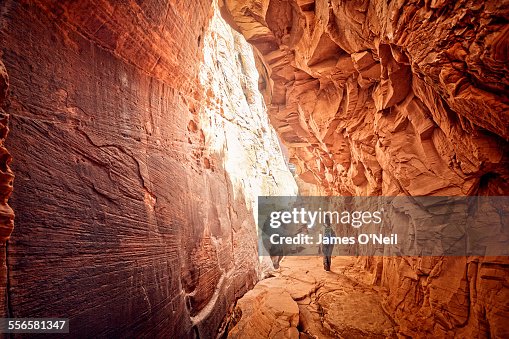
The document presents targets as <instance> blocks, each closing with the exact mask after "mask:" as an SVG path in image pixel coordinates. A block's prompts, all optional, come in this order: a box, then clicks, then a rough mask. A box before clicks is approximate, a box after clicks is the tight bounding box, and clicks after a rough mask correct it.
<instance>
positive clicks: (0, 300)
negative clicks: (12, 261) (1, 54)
mask: <svg viewBox="0 0 509 339" xmlns="http://www.w3.org/2000/svg"><path fill="white" fill-rule="evenodd" d="M8 89H9V77H8V75H7V71H6V70H5V66H4V64H3V62H2V61H1V60H0V305H6V304H7V302H8V299H7V279H6V278H7V263H6V251H7V248H6V246H5V244H6V240H7V239H8V238H9V236H10V235H11V232H12V229H13V223H14V212H13V210H12V209H11V208H10V206H9V205H8V204H7V200H8V199H9V197H10V196H11V193H12V184H13V179H14V174H13V173H12V171H11V169H10V167H9V163H10V162H11V159H12V158H11V155H10V153H9V152H8V151H7V149H6V148H5V147H4V143H5V139H6V137H7V134H8V133H9V127H8V126H7V124H8V122H9V115H8V114H7V113H6V112H5V110H4V109H5V108H6V107H7V106H8ZM0 316H2V317H4V318H5V317H7V314H6V310H5V308H2V309H1V310H0Z"/></svg>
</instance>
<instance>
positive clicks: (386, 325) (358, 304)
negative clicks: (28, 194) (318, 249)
mask: <svg viewBox="0 0 509 339" xmlns="http://www.w3.org/2000/svg"><path fill="white" fill-rule="evenodd" d="M355 262H356V258H354V257H334V258H333V260H332V270H331V271H330V272H326V271H325V270H324V269H323V266H322V258H321V257H286V258H284V259H283V261H282V262H281V265H280V268H279V269H278V270H277V271H276V272H274V273H273V275H274V276H273V277H270V278H268V279H265V280H263V281H261V282H260V283H258V284H257V285H256V287H255V288H254V289H253V290H251V291H249V292H248V293H246V294H245V295H244V297H243V298H241V299H240V300H239V301H238V303H237V306H236V308H235V311H234V313H233V319H232V324H231V325H230V332H229V337H231V338H246V337H248V338H337V337H341V338H359V337H366V338H386V337H389V338H390V337H395V336H396V332H397V328H396V325H395V323H394V321H393V320H392V319H391V317H390V316H389V315H388V314H387V313H386V312H385V311H384V309H383V306H382V298H381V295H383V294H384V291H383V290H381V289H380V287H377V286H373V285H372V284H371V283H370V280H371V277H370V276H369V274H367V273H366V272H365V271H362V270H361V269H359V268H358V265H355Z"/></svg>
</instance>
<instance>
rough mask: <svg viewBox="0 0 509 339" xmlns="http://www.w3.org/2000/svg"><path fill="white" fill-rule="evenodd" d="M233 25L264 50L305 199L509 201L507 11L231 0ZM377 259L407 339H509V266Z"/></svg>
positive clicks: (435, 4) (282, 131) (457, 4)
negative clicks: (367, 197)
mask: <svg viewBox="0 0 509 339" xmlns="http://www.w3.org/2000/svg"><path fill="white" fill-rule="evenodd" d="M222 14H223V16H224V17H225V18H226V19H227V20H228V22H230V23H231V24H232V26H233V27H235V28H236V29H237V30H238V31H240V32H241V33H242V34H243V35H244V36H245V37H246V39H247V40H248V41H249V42H250V43H252V44H253V45H254V46H255V47H256V50H257V56H258V57H259V63H258V65H259V70H260V74H261V75H262V79H261V81H260V84H259V86H260V88H261V90H262V92H263V93H264V97H265V100H266V102H267V104H268V105H269V115H270V119H271V122H272V124H273V125H274V126H275V127H276V130H277V132H278V134H279V135H280V137H281V139H282V140H283V142H284V143H285V145H286V146H287V147H288V149H289V153H290V158H291V162H292V163H294V164H295V165H296V167H297V173H298V174H299V180H298V182H299V183H302V182H304V183H305V184H304V185H302V184H301V187H303V190H302V193H304V194H317V193H318V194H323V193H325V194H330V195H360V196H365V195H389V196H390V195H401V194H404V195H411V196H421V195H507V194H509V162H508V161H509V158H508V150H509V144H508V140H509V115H508V112H509V99H508V96H507V93H508V92H507V90H508V84H509V83H508V77H507V74H508V63H507V61H508V54H507V44H508V41H509V40H508V39H509V35H508V32H509V28H508V27H509V26H508V24H507V22H508V17H509V5H508V3H507V2H506V1H466V0H465V1H420V2H417V1H378V0H375V1H367V0H365V1H340V0H329V1H325V0H319V1H312V0H287V1H276V0H266V1H265V0H264V1H261V0H242V1H237V0H224V1H222ZM312 185H314V186H315V187H317V188H315V189H313V186H312ZM366 261H367V264H366V268H367V269H368V270H370V271H372V272H374V273H375V277H374V283H375V284H380V285H382V286H386V287H387V288H388V289H389V295H388V299H387V300H388V309H389V310H390V312H391V313H392V314H393V315H396V316H395V320H396V321H397V322H398V323H399V324H400V333H402V334H405V335H409V336H418V335H430V336H443V337H448V336H451V335H453V334H455V333H456V334H458V335H463V336H480V337H483V336H497V337H505V336H507V335H508V334H507V332H506V331H507V329H506V328H507V326H506V325H504V323H505V324H507V321H508V319H509V313H508V312H509V309H508V308H507V301H506V299H504V298H505V296H506V295H507V293H508V287H507V286H508V285H507V281H508V279H509V271H508V267H509V266H508V264H509V263H508V261H507V258H483V259H478V258H405V259H402V258H398V259H394V258H385V259H383V260H382V259H380V258H378V259H366ZM486 270H488V271H489V272H491V273H489V274H486V273H482V272H483V271H486ZM426 331H427V332H426Z"/></svg>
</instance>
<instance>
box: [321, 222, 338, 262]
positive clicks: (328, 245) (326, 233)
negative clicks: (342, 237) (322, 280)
mask: <svg viewBox="0 0 509 339" xmlns="http://www.w3.org/2000/svg"><path fill="white" fill-rule="evenodd" d="M335 236H336V233H335V232H334V230H333V229H332V225H331V220H330V216H326V217H325V220H324V229H323V239H324V240H323V243H322V254H323V269H324V270H326V271H330V265H331V256H332V250H333V249H334V242H332V241H330V240H329V239H331V238H334V237H335ZM325 239H327V240H329V241H326V240H325Z"/></svg>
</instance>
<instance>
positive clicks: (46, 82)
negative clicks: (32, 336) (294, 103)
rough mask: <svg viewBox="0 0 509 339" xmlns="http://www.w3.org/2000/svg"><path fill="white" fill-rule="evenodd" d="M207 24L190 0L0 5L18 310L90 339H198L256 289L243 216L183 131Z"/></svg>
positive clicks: (224, 179) (225, 180) (193, 105)
mask: <svg viewBox="0 0 509 339" xmlns="http://www.w3.org/2000/svg"><path fill="white" fill-rule="evenodd" d="M210 16H211V7H210V1H198V0H197V1H172V2H170V3H165V2H136V1H126V2H117V1H35V2H34V1H7V2H5V3H4V4H2V10H1V18H0V22H1V23H2V24H1V29H0V41H1V43H0V46H2V53H3V60H4V62H5V65H6V69H7V72H8V73H9V76H10V83H11V84H10V89H11V97H10V98H11V102H10V107H9V109H8V112H9V113H10V114H11V117H12V119H11V133H10V136H9V139H8V142H7V147H8V148H9V150H11V152H12V154H13V157H14V159H15V161H14V162H13V169H14V172H15V173H16V177H17V181H16V182H15V188H14V192H15V194H14V196H13V198H12V206H13V208H14V210H15V211H16V220H15V225H16V227H15V229H14V233H13V234H12V236H11V238H10V240H9V243H8V251H7V256H8V258H7V262H8V266H9V274H8V277H6V276H5V260H4V258H2V260H1V267H2V269H1V273H2V276H3V277H2V281H5V280H6V278H8V280H9V285H10V288H9V290H8V292H7V294H8V297H9V300H10V303H9V305H6V304H5V299H4V298H3V296H4V293H2V299H0V301H2V307H6V308H8V312H9V314H10V315H11V316H13V317H70V318H71V329H72V333H75V334H78V333H79V334H80V335H81V336H83V337H86V336H91V335H92V334H94V335H95V336H119V335H122V336H135V335H140V334H144V335H147V336H152V335H154V334H156V333H157V334H158V335H159V336H161V337H174V338H181V337H188V336H192V335H193V334H201V335H202V336H203V335H204V333H213V332H214V331H216V330H217V328H218V326H219V324H220V322H221V320H222V318H223V316H224V314H226V311H227V308H228V307H229V306H230V305H231V304H232V302H233V300H235V298H236V297H238V296H240V295H241V294H243V293H244V292H245V291H246V290H247V289H248V288H250V287H251V286H253V284H254V282H255V281H256V279H257V272H256V267H257V262H258V261H257V257H256V252H255V247H254V246H249V247H246V246H244V245H243V244H244V242H245V243H255V240H254V236H255V233H254V232H255V226H254V221H253V217H252V212H251V211H248V210H247V209H246V207H245V202H244V201H243V197H242V192H239V191H238V189H237V190H236V191H235V192H234V187H233V186H232V185H231V183H230V180H229V177H228V174H227V173H226V172H225V171H224V170H223V168H222V165H221V164H222V162H221V155H220V154H216V155H213V156H215V157H216V158H211V159H208V160H209V162H207V163H204V162H203V161H202V160H203V159H200V158H198V157H197V154H201V153H202V148H203V142H204V140H202V138H203V134H201V135H200V133H195V131H194V129H192V128H190V130H188V126H192V124H191V123H190V121H191V120H193V119H194V120H196V116H197V114H198V112H199V110H200V109H201V105H202V103H203V101H202V93H201V92H202V91H201V87H200V84H199V81H198V79H197V76H198V68H199V65H200V60H201V54H200V50H201V48H202V43H203V33H204V29H205V28H206V26H207V23H208V20H209V17H210ZM4 87H5V86H1V89H2V91H1V92H2V93H3V89H4ZM0 103H1V104H2V105H3V97H2V98H1V101H0ZM3 136H4V133H2V135H1V137H2V138H3ZM2 159H3V158H2ZM210 162H213V163H214V167H213V168H211V166H210ZM234 193H235V194H234ZM233 197H236V198H233ZM205 220H206V222H205ZM232 225H243V227H242V228H241V227H236V228H235V230H234V229H233V228H232ZM2 236H3V233H2ZM4 287H5V285H3V287H2V288H4ZM2 292H3V291H2ZM6 311H7V310H6Z"/></svg>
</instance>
